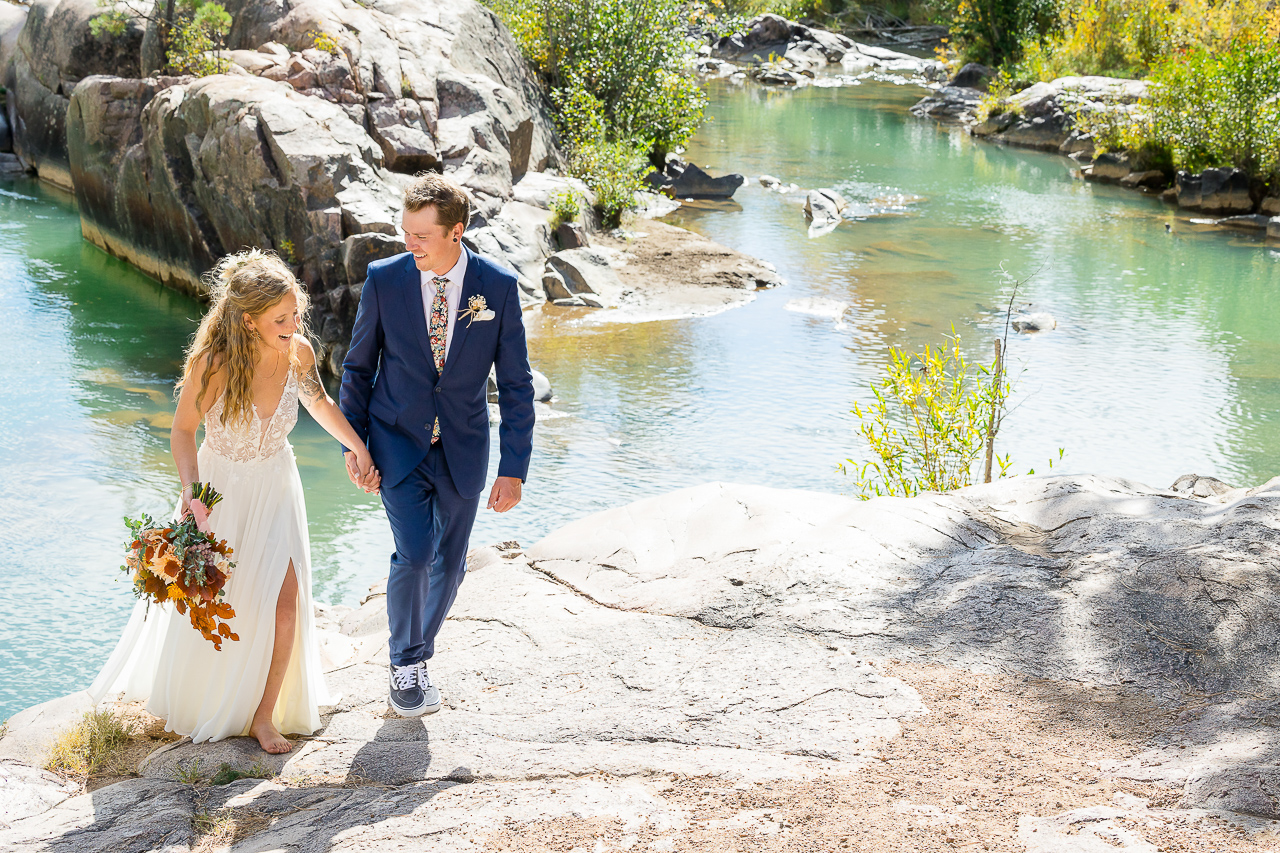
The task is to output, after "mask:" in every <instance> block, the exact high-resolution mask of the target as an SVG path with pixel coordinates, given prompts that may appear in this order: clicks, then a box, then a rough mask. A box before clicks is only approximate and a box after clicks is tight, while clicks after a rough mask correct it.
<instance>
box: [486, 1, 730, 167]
mask: <svg viewBox="0 0 1280 853" xmlns="http://www.w3.org/2000/svg"><path fill="white" fill-rule="evenodd" d="M491 3H492V5H493V7H494V9H495V11H496V12H497V13H498V14H499V15H500V16H501V17H502V19H503V21H504V22H505V23H506V24H507V26H508V28H509V29H510V30H511V33H512V35H513V36H514V37H515V39H516V41H517V43H518V44H519V45H520V48H521V50H522V51H523V52H524V53H525V55H526V56H527V57H528V58H529V59H530V61H532V62H533V64H534V65H535V67H536V68H537V69H538V71H539V73H540V74H541V76H542V78H543V79H544V80H545V82H546V83H547V85H548V87H549V88H550V90H551V91H552V92H553V93H554V92H557V91H563V90H566V89H569V88H571V87H574V86H579V87H581V88H582V89H584V90H585V91H586V92H588V93H590V94H591V95H592V96H593V97H595V98H596V99H597V100H599V101H600V103H601V104H602V105H603V114H604V115H605V116H607V117H608V125H607V128H606V131H607V136H608V138H609V140H610V141H615V140H619V139H632V140H637V141H641V140H643V141H648V142H649V143H650V144H651V145H652V146H653V147H654V148H655V150H657V151H658V152H660V153H662V152H666V151H669V150H672V149H674V148H675V147H676V146H678V145H681V144H682V143H684V142H685V141H686V140H687V139H688V138H689V137H690V136H691V135H692V134H693V131H694V130H696V129H697V126H698V124H699V122H700V121H701V119H702V111H703V109H704V108H705V106H706V97H705V96H704V95H703V94H702V92H701V90H700V89H698V87H697V84H696V82H695V81H694V80H693V78H692V76H691V75H690V74H689V73H688V70H687V69H686V68H685V55H686V54H687V53H688V52H689V45H688V44H687V42H686V39H685V35H684V33H685V24H686V17H685V16H686V10H685V7H684V4H683V3H682V2H680V0H491Z"/></svg>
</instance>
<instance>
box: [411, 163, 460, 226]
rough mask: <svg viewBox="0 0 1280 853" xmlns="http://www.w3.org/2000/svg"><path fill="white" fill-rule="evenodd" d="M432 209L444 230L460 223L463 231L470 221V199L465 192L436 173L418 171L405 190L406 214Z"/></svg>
mask: <svg viewBox="0 0 1280 853" xmlns="http://www.w3.org/2000/svg"><path fill="white" fill-rule="evenodd" d="M432 206H434V207H435V209H436V221H437V222H439V223H440V224H441V225H443V226H444V227H445V228H446V229H449V228H452V227H453V226H455V225H457V224H458V223H459V222H461V223H462V227H463V229H464V230H465V229H466V227H467V225H468V224H469V223H470V222H471V200H470V199H469V198H468V197H467V191H466V190H464V189H463V188H462V187H460V186H458V185H457V184H455V183H454V182H453V181H451V180H449V179H448V178H446V177H445V176H444V175H441V174H440V173H439V172H419V173H418V174H417V175H415V176H414V179H413V183H411V184H409V186H408V187H407V188H406V189H405V191H404V209H405V212H406V213H417V212H418V211H419V210H422V209H423V208H424V207H432Z"/></svg>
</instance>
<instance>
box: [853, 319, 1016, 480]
mask: <svg viewBox="0 0 1280 853" xmlns="http://www.w3.org/2000/svg"><path fill="white" fill-rule="evenodd" d="M951 332H952V334H951V338H950V339H949V340H948V342H947V343H946V344H945V345H943V346H941V347H938V348H933V347H930V346H925V348H924V351H923V352H919V353H908V352H904V351H903V350H899V349H890V350H889V357H890V359H889V365H888V367H887V368H886V369H885V373H884V376H883V377H882V378H881V380H880V381H879V383H877V384H874V385H872V386H871V393H872V394H873V395H874V397H875V402H874V403H872V404H871V405H870V406H869V407H867V408H866V409H863V408H862V407H861V406H860V405H859V404H857V403H855V404H854V406H853V414H854V415H856V416H857V418H858V420H859V422H860V423H859V427H858V431H859V432H860V433H861V435H862V437H863V438H864V439H866V441H867V443H868V445H869V446H870V449H871V454H870V456H871V458H870V459H869V460H867V461H865V462H858V461H856V460H853V459H847V460H845V464H844V465H841V466H840V470H842V471H844V472H845V473H846V474H847V473H853V475H854V476H855V477H856V478H857V487H858V490H859V492H860V493H861V496H862V497H864V498H870V497H872V496H877V495H899V496H901V497H911V496H912V495H916V494H919V493H921V492H945V491H949V490H951V489H958V488H961V487H963V486H968V485H971V484H972V483H973V482H974V475H975V470H974V469H975V463H976V462H977V460H978V458H979V457H980V456H981V455H982V454H983V452H984V451H985V450H986V449H987V443H988V438H989V437H991V438H992V439H994V431H995V430H997V429H998V428H999V420H1000V418H1001V416H1002V415H1003V410H1004V402H1005V400H1006V399H1007V397H1008V394H1009V391H1010V386H1009V383H1008V381H1007V380H1006V379H1005V376H1004V374H1003V373H1002V372H998V371H997V369H996V364H994V363H993V364H992V365H991V366H990V367H988V366H986V365H978V366H977V367H976V368H975V366H974V365H973V364H972V363H971V362H970V361H968V360H967V359H966V358H965V356H964V353H963V352H962V351H961V349H960V336H959V335H957V334H956V333H955V328H954V327H952V330H951ZM992 458H993V460H994V461H995V462H996V463H997V464H998V465H999V469H1000V473H999V476H1001V477H1004V476H1006V475H1007V474H1008V471H1009V468H1010V464H1011V463H1010V460H1009V457H1008V455H1007V454H1006V455H1005V456H1003V457H1001V456H995V455H993V457H992Z"/></svg>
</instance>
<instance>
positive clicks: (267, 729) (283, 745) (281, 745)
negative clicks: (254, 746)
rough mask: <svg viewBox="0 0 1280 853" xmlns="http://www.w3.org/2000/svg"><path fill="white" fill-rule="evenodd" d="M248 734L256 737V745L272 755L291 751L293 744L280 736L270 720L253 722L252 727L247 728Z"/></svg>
mask: <svg viewBox="0 0 1280 853" xmlns="http://www.w3.org/2000/svg"><path fill="white" fill-rule="evenodd" d="M249 734H251V735H253V736H254V737H256V738H257V739H258V745H259V746H261V747H262V748H263V750H265V751H267V752H269V753H271V754H272V755H279V754H281V753H284V752H289V751H290V750H292V749H293V744H291V743H289V739H288V738H286V737H285V736H284V735H282V734H280V732H279V731H278V730H277V729H276V727H275V726H273V725H271V721H270V720H264V721H262V722H258V721H256V720H255V721H254V723H253V725H252V726H250V727H249Z"/></svg>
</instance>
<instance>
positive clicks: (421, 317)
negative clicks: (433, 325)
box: [400, 255, 436, 373]
mask: <svg viewBox="0 0 1280 853" xmlns="http://www.w3.org/2000/svg"><path fill="white" fill-rule="evenodd" d="M400 281H401V285H402V286H403V289H404V307H405V311H406V312H407V313H408V316H407V319H408V321H409V325H410V326H412V327H413V332H414V335H415V336H416V337H417V339H418V345H419V346H421V347H422V354H423V355H424V356H426V359H427V364H429V365H431V372H432V373H435V372H436V360H435V358H433V357H432V355H431V333H430V332H429V331H428V330H427V307H426V305H425V304H424V303H423V301H422V273H421V272H419V271H418V268H417V267H416V266H415V265H414V263H413V255H409V256H408V261H407V264H406V270H405V272H404V273H403V275H402V276H401V279H400Z"/></svg>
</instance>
